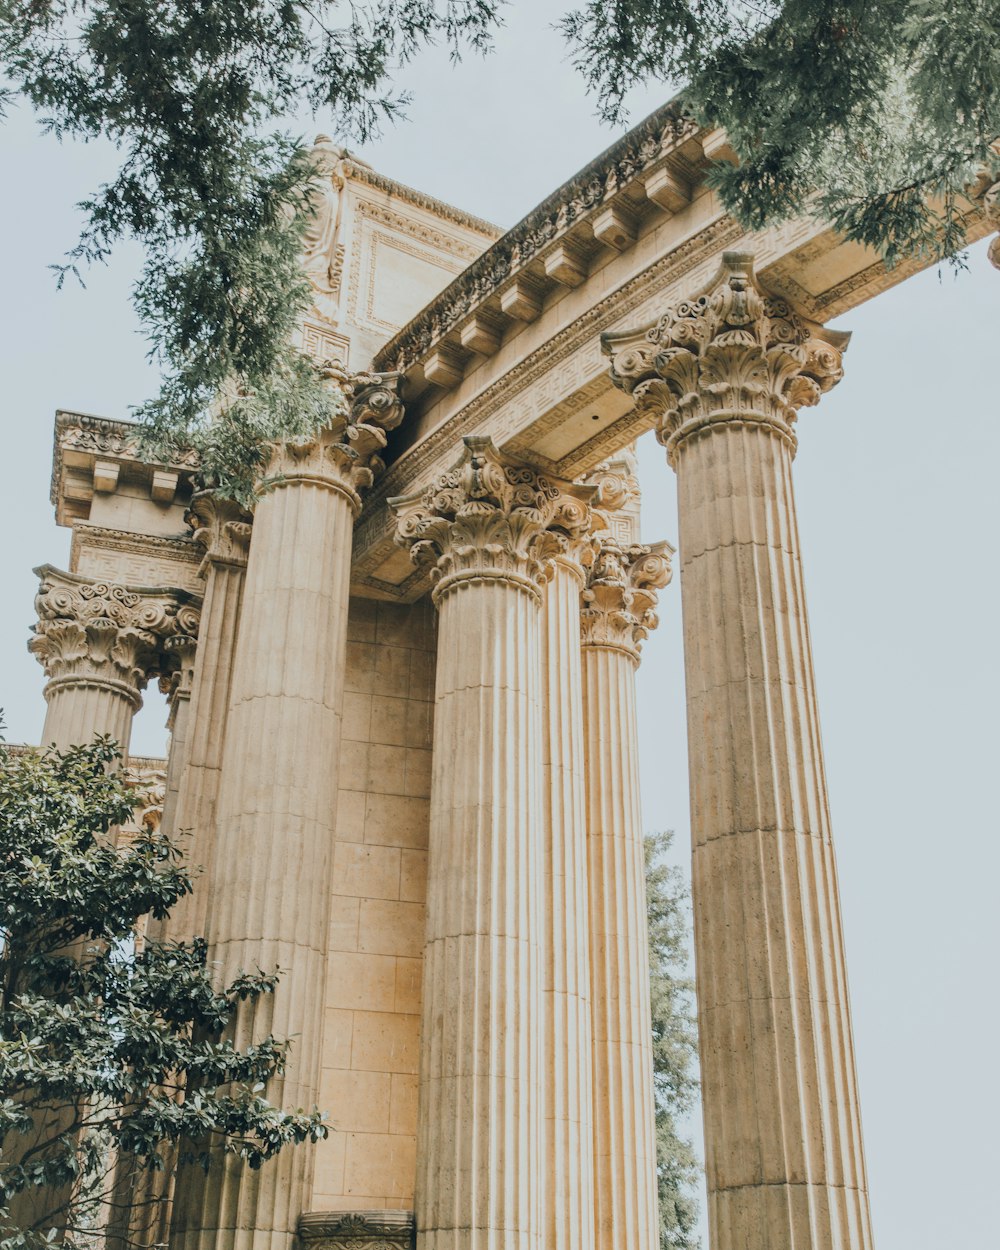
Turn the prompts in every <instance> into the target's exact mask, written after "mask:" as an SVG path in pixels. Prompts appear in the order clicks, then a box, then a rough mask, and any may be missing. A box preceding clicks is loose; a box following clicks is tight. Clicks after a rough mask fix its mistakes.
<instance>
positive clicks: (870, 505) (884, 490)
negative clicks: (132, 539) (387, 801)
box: [0, 0, 1000, 1250]
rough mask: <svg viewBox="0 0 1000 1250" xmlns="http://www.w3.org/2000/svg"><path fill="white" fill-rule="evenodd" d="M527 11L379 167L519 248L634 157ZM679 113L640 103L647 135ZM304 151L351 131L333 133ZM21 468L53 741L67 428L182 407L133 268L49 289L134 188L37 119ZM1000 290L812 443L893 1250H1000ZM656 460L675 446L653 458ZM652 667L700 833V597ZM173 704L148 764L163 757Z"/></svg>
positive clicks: (14, 508)
mask: <svg viewBox="0 0 1000 1250" xmlns="http://www.w3.org/2000/svg"><path fill="white" fill-rule="evenodd" d="M561 7H562V6H561V5H559V4H558V3H552V0H538V2H536V0H532V2H530V3H529V0H517V2H516V3H515V4H514V5H513V6H512V8H511V10H510V12H509V21H508V27H507V30H506V31H505V32H504V33H503V35H502V36H501V38H500V40H499V44H498V49H497V53H496V55H495V56H493V57H492V58H491V59H489V60H487V61H486V62H482V61H479V60H475V59H470V60H468V61H466V62H465V63H464V64H463V65H462V66H461V67H459V68H458V69H457V70H454V71H453V70H452V69H451V68H450V67H449V66H448V64H447V61H446V58H444V57H443V56H437V55H436V56H432V57H429V58H425V59H423V60H422V61H420V62H419V63H418V64H417V65H416V66H414V67H411V69H410V70H408V72H407V74H406V81H407V83H408V85H409V86H410V87H411V88H412V90H413V91H414V93H415V100H414V103H413V106H412V108H411V110H410V121H409V122H408V123H407V124H404V125H401V126H399V127H398V128H397V129H396V130H394V131H392V132H390V133H389V134H387V135H385V136H384V138H383V139H382V140H381V141H379V142H378V143H372V144H370V145H368V146H367V147H365V148H364V149H363V150H361V154H362V155H363V156H364V157H365V158H366V159H367V160H369V161H370V162H371V163H372V164H374V165H375V166H376V168H378V169H380V170H382V171H383V172H385V173H386V174H389V175H390V176H392V177H395V178H397V179H399V180H401V181H403V182H406V183H409V184H410V185H412V186H414V187H418V188H420V189H422V190H426V191H428V192H430V193H431V194H433V195H436V196H438V197H439V198H441V199H444V200H446V201H450V202H452V203H454V204H456V205H458V206H460V207H462V208H465V209H467V210H469V211H472V212H475V213H478V214H480V215H482V216H484V217H486V218H488V219H490V220H493V221H496V222H497V223H498V224H500V225H510V224H512V223H513V222H514V221H516V220H517V219H518V218H519V217H520V216H522V215H523V213H525V212H526V211H528V210H529V209H530V208H531V207H532V206H533V205H534V204H535V203H537V202H538V201H539V200H541V199H542V198H543V197H544V196H545V195H546V194H547V193H548V192H549V191H551V190H553V189H554V188H555V187H556V186H558V185H559V184H560V183H561V182H562V181H564V180H565V179H566V178H567V177H570V176H571V175H572V174H573V173H574V172H575V171H576V170H577V169H579V168H581V167H582V166H583V165H584V164H585V163H586V162H587V161H588V160H590V158H591V157H593V156H594V155H595V154H596V153H597V152H599V151H600V150H601V149H603V148H604V147H606V146H607V144H608V143H610V142H611V141H612V139H613V138H614V137H615V132H612V131H609V130H607V129H606V128H604V127H602V126H601V125H600V124H599V123H598V122H597V121H596V120H595V118H594V113H593V107H592V103H591V102H590V101H588V100H587V99H586V97H585V95H584V92H583V89H582V87H581V84H580V82H579V80H578V78H577V77H576V75H575V73H574V71H573V70H572V68H571V66H569V65H568V64H567V63H566V61H565V55H564V50H563V48H562V45H561V43H560V40H559V38H558V37H557V36H556V35H555V34H554V33H553V32H552V31H551V30H550V29H549V27H548V24H549V23H550V22H551V21H552V20H553V19H554V17H555V16H556V15H557V14H558V12H559V10H560V8H561ZM668 94H670V93H669V92H668V91H667V89H666V88H663V87H660V88H655V89H651V90H649V91H647V92H644V93H643V94H642V95H641V97H637V99H636V103H635V113H634V116H635V118H636V119H638V118H639V117H640V116H642V115H643V114H644V113H646V112H648V111H649V110H651V109H652V108H654V107H655V106H656V105H657V104H659V103H661V102H662V100H663V99H664V98H666V96H667V95H668ZM302 126H303V130H304V131H305V132H309V131H312V130H329V125H328V123H326V122H325V121H324V119H323V118H322V117H320V118H318V119H317V120H316V122H315V123H313V122H311V121H310V122H306V123H303V124H302ZM0 160H2V169H3V174H4V177H3V186H4V187H6V194H4V195H2V196H0V232H2V233H0V237H2V239H3V240H4V247H3V270H2V272H3V292H4V297H5V298H4V309H3V312H2V314H0V316H2V320H3V334H2V337H0V356H2V377H3V380H4V389H3V417H4V425H3V435H4V439H3V449H4V457H5V463H6V468H5V469H4V471H3V483H4V486H3V491H2V494H0V509H2V519H3V533H4V536H5V541H4V543H3V545H2V549H0V560H2V572H3V577H2V582H0V584H2V586H3V599H2V611H0V705H2V706H4V707H5V708H6V709H7V723H8V733H7V736H8V740H10V741H29V742H32V741H37V740H38V737H39V735H40V733H41V727H42V719H43V714H44V707H43V701H42V696H41V689H42V673H41V669H40V668H39V666H38V665H37V664H36V662H35V661H34V660H33V659H32V658H31V657H30V656H29V655H28V653H27V651H26V650H25V643H26V640H27V637H28V626H29V624H30V622H31V620H32V616H33V610H32V597H33V594H34V589H35V585H36V579H35V578H34V576H33V575H32V573H31V569H32V567H33V566H35V565H38V564H40V563H42V562H45V561H49V562H52V563H54V564H57V565H61V566H62V567H65V565H66V561H67V559H68V553H69V535H68V531H66V530H58V529H56V527H55V525H54V522H53V517H52V509H51V506H50V504H49V502H48V486H49V471H50V465H51V439H52V418H53V413H54V411H55V409H56V407H58V406H62V407H68V408H73V409H77V410H79V411H86V412H93V413H97V414H100V415H106V416H113V417H121V416H127V415H128V409H129V406H130V405H131V404H134V403H137V402H139V401H140V400H142V399H143V398H145V397H147V396H148V395H149V394H150V393H151V391H152V390H153V389H154V388H155V382H156V379H155V374H154V373H153V372H152V371H151V370H150V368H149V367H148V365H147V364H146V362H145V360H144V347H143V344H142V341H141V340H140V339H139V338H138V337H137V335H136V328H135V322H134V318H133V317H132V314H131V311H130V309H129V306H128V289H129V284H130V281H131V279H132V277H133V274H134V266H135V262H136V256H135V253H134V252H131V251H130V250H129V249H127V248H126V249H123V250H122V252H121V254H120V255H119V256H118V257H116V259H115V261H114V262H113V264H112V265H111V266H110V267H109V268H108V269H106V270H101V271H97V272H94V273H92V274H91V275H90V277H89V278H88V289H87V290H85V291H80V290H78V289H70V288H67V289H66V290H64V291H62V292H56V291H55V289H54V284H53V282H52V279H51V276H50V275H49V274H48V272H47V271H46V265H47V264H49V263H51V262H53V261H56V260H58V259H60V256H61V254H62V252H63V251H64V250H65V249H66V248H67V247H69V246H70V245H71V244H72V242H73V241H74V238H75V233H74V232H75V229H76V218H75V215H74V213H73V211H72V205H73V204H74V202H76V201H77V200H79V199H81V198H82V197H83V196H84V195H85V194H86V193H87V192H88V191H89V190H91V189H92V188H93V187H94V186H95V185H96V184H97V183H98V182H100V181H101V179H102V178H106V177H108V176H109V175H110V173H111V172H112V170H113V168H114V165H113V154H112V153H109V152H108V151H106V150H102V149H101V148H99V147H92V148H77V147H72V146H63V147H60V146H59V145H58V144H56V143H55V142H54V141H53V140H51V139H43V138H41V137H39V135H38V132H37V128H36V127H35V125H34V123H33V122H32V120H31V119H30V118H29V117H27V116H24V115H17V114H15V115H14V117H13V118H12V120H11V121H10V122H9V124H8V125H7V126H6V128H4V129H2V130H0ZM998 314H1000V273H998V272H996V271H995V270H993V269H992V268H991V267H990V265H989V264H988V262H987V260H986V256H985V249H984V247H983V246H982V245H980V246H978V247H976V248H974V249H973V250H972V252H971V253H970V256H969V270H968V272H966V273H964V274H961V275H959V276H958V277H957V278H956V277H953V276H952V275H951V273H949V272H945V273H943V274H941V275H938V274H937V273H936V272H929V273H925V274H923V275H921V276H919V277H917V278H913V279H911V280H909V281H907V282H906V283H904V284H903V285H902V286H900V287H898V288H896V289H895V290H894V291H891V292H888V293H887V294H885V295H882V296H879V297H878V299H876V300H875V301H873V302H872V303H870V304H868V305H867V306H865V307H863V308H860V309H858V310H856V311H855V312H854V313H852V314H851V315H850V316H849V317H847V318H844V319H842V320H841V322H838V323H837V324H838V326H839V327H840V328H842V329H850V330H852V331H853V332H854V337H853V340H852V343H851V347H850V350H849V352H848V355H847V358H846V361H845V365H846V377H845V379H844V381H843V382H842V383H841V384H840V386H839V387H837V389H836V390H835V391H834V392H833V393H832V394H830V395H829V396H827V397H826V398H825V399H824V400H823V402H822V404H821V405H820V406H819V407H818V408H816V409H812V410H806V411H805V412H804V413H803V416H802V419H801V421H800V423H799V424H800V430H799V433H800V450H799V455H798V459H797V461H796V489H797V497H798V507H799V524H800V532H801V539H802V548H803V553H804V565H805V572H806V579H807V585H808V592H809V607H810V616H811V625H812V634H813V645H814V655H815V662H816V674H817V682H818V687H819V698H820V712H821V716H822V720H823V730H824V741H825V747H826V762H827V771H828V779H829V785H830V793H831V801H832V808H833V825H834V836H835V839H836V842H837V848H838V857H839V866H840V881H841V897H842V904H843V911H844V918H845V928H846V938H847V948H848V966H849V971H850V978H851V988H852V1001H853V1007H854V1026H855V1043H856V1051H857V1061H858V1069H859V1076H860V1083H861V1096H862V1114H863V1119H864V1128H865V1142H866V1147H867V1155H868V1169H869V1182H870V1187H871V1195H872V1208H873V1216H874V1221H875V1240H876V1246H877V1247H878V1250H996V1248H997V1247H998V1246H1000V1234H998V1232H997V1217H996V1182H997V1176H998V1174H1000V1148H998V1132H997V1128H996V1123H997V1120H998V1117H1000V1077H998V1071H1000V1065H998V1064H997V1060H996V1054H997V1040H996V1039H997V1036H998V1032H1000V1008H998V1002H997V999H998V989H1000V977H998V973H997V952H998V949H1000V919H998V917H1000V909H998V906H997V893H998V883H1000V818H998V814H997V812H998V807H997V798H996V790H997V779H998V777H1000V766H998V757H1000V750H998V748H1000V733H998V729H997V715H998V708H1000V671H998V661H997V637H998V630H997V617H998V609H1000V595H998V591H997V580H998V574H997V560H996V530H997V521H998V515H997V514H998V509H997V493H998V464H1000V420H998V418H1000V411H998V408H1000V388H998V384H997V377H998V373H997V363H998V356H1000V338H998V324H1000V319H998ZM647 443H648V445H646V444H647ZM641 453H642V454H641V469H642V481H643V488H644V525H645V531H646V537H647V538H649V539H655V538H670V539H672V540H674V541H676V534H677V526H676V517H675V510H674V509H675V503H674V500H675V494H674V481H673V474H672V472H671V471H670V470H669V469H668V468H667V466H666V464H665V462H664V460H663V457H662V452H661V450H660V449H659V448H658V447H657V446H656V445H655V443H651V442H649V440H645V441H644V444H643V446H642V447H641ZM661 619H662V624H661V626H660V629H659V630H658V631H657V633H656V634H655V635H653V637H652V638H651V639H650V640H649V642H648V643H647V644H646V651H645V659H644V662H643V665H642V668H641V669H640V672H639V708H640V717H641V738H642V765H643V772H644V783H643V785H644V789H643V803H644V814H645V821H646V825H647V827H648V828H650V829H653V828H657V829H662V828H673V829H675V830H676V833H677V846H678V859H679V861H680V862H681V863H683V864H684V865H685V869H686V866H687V851H686V846H687V841H688V837H689V821H688V805H687V804H688V800H687V777H686V767H687V765H686V748H685V733H684V706H683V704H684V684H683V657H682V653H681V634H680V597H679V586H678V585H677V584H676V583H675V584H674V585H672V586H671V587H669V588H668V589H667V590H666V591H665V592H664V593H663V595H662V599H661ZM163 718H164V708H163V704H162V700H161V698H160V696H159V695H158V694H156V693H155V692H151V693H150V695H149V697H148V698H147V707H146V708H145V709H144V710H143V712H142V713H140V716H139V718H138V721H137V726H136V734H135V738H134V745H133V750H134V751H135V752H136V753H142V752H148V753H151V754H155V753H160V752H162V750H163V748H164V740H165V731H164V729H163Z"/></svg>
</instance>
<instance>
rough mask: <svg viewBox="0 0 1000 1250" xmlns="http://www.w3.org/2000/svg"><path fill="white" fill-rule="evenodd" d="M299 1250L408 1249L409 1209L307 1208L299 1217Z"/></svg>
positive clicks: (411, 1239)
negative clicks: (318, 1209) (300, 1247)
mask: <svg viewBox="0 0 1000 1250" xmlns="http://www.w3.org/2000/svg"><path fill="white" fill-rule="evenodd" d="M299 1241H300V1243H301V1245H302V1248H303V1250H412V1248H413V1247H414V1246H415V1245H416V1232H415V1229H414V1221H413V1212H412V1211H342V1212H341V1211H330V1212H326V1211H309V1212H307V1213H306V1214H305V1215H303V1216H302V1217H301V1218H300V1220H299Z"/></svg>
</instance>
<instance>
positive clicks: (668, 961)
mask: <svg viewBox="0 0 1000 1250" xmlns="http://www.w3.org/2000/svg"><path fill="white" fill-rule="evenodd" d="M673 836H674V835H673V834H672V833H654V834H647V836H646V911H647V916H648V920H649V990H650V1001H651V1004H652V1009H653V1083H654V1086H655V1091H656V1162H657V1179H658V1188H659V1198H660V1246H661V1248H662V1250H695V1247H697V1246H698V1244H699V1240H698V1236H697V1233H696V1231H695V1230H696V1227H697V1222H698V1208H697V1203H696V1201H695V1198H694V1194H693V1192H692V1187H693V1185H694V1184H695V1182H696V1180H697V1177H698V1174H699V1170H700V1169H699V1166H698V1161H697V1159H696V1158H695V1154H694V1150H693V1149H692V1147H691V1143H690V1142H689V1141H687V1140H686V1138H685V1137H684V1136H683V1134H682V1132H681V1130H680V1127H679V1124H680V1120H681V1118H682V1117H683V1116H685V1115H686V1114H687V1113H688V1112H689V1111H690V1110H691V1107H692V1105H693V1103H694V1099H695V1096H696V1094H697V1090H698V1077H697V1054H698V1038H697V1030H696V1026H695V1016H694V985H693V983H692V981H691V979H690V977H689V976H688V975H687V963H688V951H687V942H688V915H687V889H686V887H685V885H684V881H683V878H682V877H681V874H680V872H679V871H678V869H676V868H671V867H669V866H668V865H667V864H666V863H665V862H664V856H665V854H666V852H667V851H668V849H669V847H670V844H671V842H672V840H673Z"/></svg>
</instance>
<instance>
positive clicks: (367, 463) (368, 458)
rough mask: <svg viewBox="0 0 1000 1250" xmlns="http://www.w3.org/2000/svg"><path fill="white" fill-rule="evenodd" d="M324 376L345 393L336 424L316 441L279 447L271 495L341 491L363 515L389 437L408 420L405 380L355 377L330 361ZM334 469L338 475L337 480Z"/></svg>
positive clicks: (269, 482)
mask: <svg viewBox="0 0 1000 1250" xmlns="http://www.w3.org/2000/svg"><path fill="white" fill-rule="evenodd" d="M322 369H323V374H324V376H325V378H326V379H327V381H328V382H329V383H330V385H331V386H332V387H334V388H336V389H338V390H339V391H340V394H341V396H342V399H343V403H342V405H341V407H340V411H339V412H338V413H337V415H336V416H335V417H334V418H333V420H332V421H331V423H330V424H329V425H328V426H326V427H325V428H324V429H322V430H319V431H317V432H316V433H315V434H313V435H312V436H310V437H307V438H302V439H295V440H289V441H288V442H283V443H273V444H272V450H271V459H270V462H269V464H268V469H267V475H266V477H265V478H264V481H263V483H262V485H263V488H264V489H265V490H266V489H267V488H268V487H271V486H274V485H276V484H278V483H281V482H285V481H309V480H311V481H314V482H316V483H319V484H323V485H326V486H331V485H336V486H339V487H340V488H341V489H342V490H344V491H346V493H347V494H348V495H349V496H350V499H351V503H352V506H353V507H354V509H355V510H356V511H357V510H360V507H361V495H360V492H361V491H362V490H364V489H366V488H367V487H369V486H371V484H372V482H373V481H374V480H375V476H376V474H378V473H380V472H381V471H382V470H383V469H384V468H385V462H384V461H383V460H382V457H381V455H380V454H379V453H380V452H381V451H382V449H383V448H384V447H385V444H386V438H387V433H388V431H389V430H394V429H395V428H396V426H398V425H399V423H400V422H401V421H402V419H403V404H402V402H401V400H400V398H399V376H398V374H395V373H355V374H352V373H349V372H348V370H347V369H346V368H345V367H344V366H343V365H342V364H341V363H340V362H339V361H327V362H326V363H325V364H324V365H323V366H322ZM331 466H332V467H333V469H334V470H335V472H334V474H333V475H332V476H331V473H330V468H331Z"/></svg>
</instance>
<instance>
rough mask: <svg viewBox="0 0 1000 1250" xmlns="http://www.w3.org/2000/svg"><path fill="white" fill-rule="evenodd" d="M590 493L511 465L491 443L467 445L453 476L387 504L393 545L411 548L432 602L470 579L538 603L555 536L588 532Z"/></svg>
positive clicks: (471, 440) (472, 440)
mask: <svg viewBox="0 0 1000 1250" xmlns="http://www.w3.org/2000/svg"><path fill="white" fill-rule="evenodd" d="M574 491H575V494H574V493H570V492H574ZM592 493H593V490H592V488H591V489H590V490H589V491H588V490H587V488H573V487H566V486H565V485H563V484H559V483H556V482H554V481H552V480H551V479H550V478H547V477H545V476H544V475H543V474H541V473H538V472H536V470H534V469H532V468H530V467H528V466H527V465H523V464H518V463H516V462H514V461H511V460H509V459H508V458H506V457H504V456H502V455H501V453H500V452H499V451H498V450H497V448H496V447H495V446H494V444H493V442H492V440H491V439H488V438H467V439H465V449H464V451H463V453H462V457H461V459H460V460H459V462H458V464H457V465H456V466H455V468H454V469H452V470H451V471H450V472H449V473H444V474H442V475H441V476H440V477H438V478H437V479H436V480H435V482H434V483H433V484H432V485H431V486H430V487H428V489H427V490H425V491H423V492H421V493H420V494H419V495H416V496H411V497H410V498H406V499H392V500H390V501H389V505H390V507H391V508H392V510H393V512H394V513H395V515H396V518H397V528H396V541H397V542H398V543H399V544H400V546H408V547H409V548H410V556H411V559H412V560H413V562H414V563H415V564H417V565H418V566H429V567H430V574H431V578H432V580H433V581H434V582H435V583H436V585H435V589H434V598H435V602H440V599H441V596H442V595H443V594H444V593H445V592H446V590H447V589H449V588H450V587H452V586H453V585H455V584H457V583H459V582H461V581H463V580H469V579H474V580H484V579H501V580H506V581H510V582H514V583H517V584H518V585H520V586H521V587H522V588H523V589H525V590H527V591H529V592H530V593H531V594H533V595H534V596H535V597H539V598H540V589H539V588H540V587H541V586H542V584H543V583H544V582H545V580H546V577H547V568H546V561H547V560H548V559H549V558H550V557H551V556H552V555H554V554H555V551H556V547H554V546H553V542H555V543H556V544H558V542H559V539H558V538H557V537H556V535H558V534H562V535H565V536H569V535H576V534H578V533H581V532H582V531H583V530H584V529H585V528H586V525H587V523H588V518H589V508H588V505H587V503H586V502H585V500H586V497H587V495H589V494H592ZM580 496H582V497H580ZM549 530H551V531H553V533H552V534H549V535H547V534H546V531H549Z"/></svg>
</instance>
